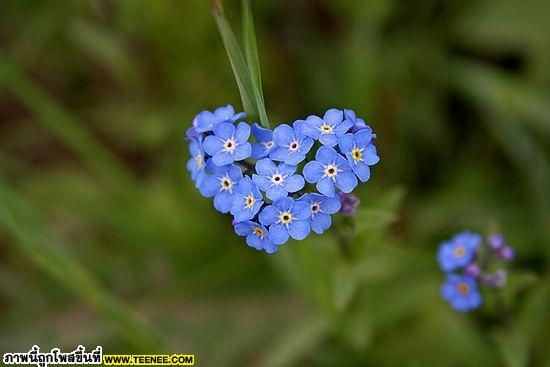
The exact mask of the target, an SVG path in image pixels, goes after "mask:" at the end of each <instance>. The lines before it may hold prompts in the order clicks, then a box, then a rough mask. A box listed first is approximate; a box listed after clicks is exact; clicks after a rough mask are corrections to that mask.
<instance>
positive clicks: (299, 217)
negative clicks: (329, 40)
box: [187, 105, 380, 253]
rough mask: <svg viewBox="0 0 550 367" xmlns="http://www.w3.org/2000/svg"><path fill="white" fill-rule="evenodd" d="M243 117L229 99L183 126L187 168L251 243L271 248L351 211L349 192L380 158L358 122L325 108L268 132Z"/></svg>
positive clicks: (203, 192)
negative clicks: (321, 115) (230, 103)
mask: <svg viewBox="0 0 550 367" xmlns="http://www.w3.org/2000/svg"><path fill="white" fill-rule="evenodd" d="M245 117H246V115H245V114H244V113H237V114H236V113H235V110H234V109H233V107H231V106H229V105H228V106H225V107H220V108H218V109H216V110H215V111H214V112H210V111H203V112H201V113H199V114H198V115H197V116H196V117H195V119H194V120H193V126H192V127H191V128H190V129H189V130H188V131H187V139H188V140H189V151H190V153H191V159H190V160H189V161H188V163H187V169H188V170H189V172H190V173H191V178H192V179H193V181H195V186H196V187H197V188H198V189H199V192H200V193H201V195H203V196H205V197H208V198H214V207H215V208H216V209H217V210H218V211H220V212H222V213H231V214H232V215H233V218H234V220H233V225H234V227H235V232H236V233H237V234H238V235H239V236H245V237H246V242H247V244H248V245H249V246H250V247H253V248H255V249H257V250H264V251H266V252H267V253H274V252H275V251H277V247H278V246H279V245H282V244H284V243H285V242H287V241H288V239H289V238H293V239H295V240H302V239H304V238H306V237H307V236H308V235H309V233H310V231H313V232H315V233H317V234H321V233H323V232H324V231H326V230H327V229H328V228H329V227H330V226H331V223H332V219H331V215H332V214H335V213H337V212H339V211H340V209H342V212H343V213H344V214H347V215H350V213H353V212H354V210H355V207H356V205H357V204H358V200H357V199H356V198H354V197H352V195H350V193H351V192H352V191H353V190H354V189H355V188H356V187H357V185H358V182H359V181H361V182H367V181H368V180H369V178H370V166H372V165H375V164H376V163H378V161H379V160H380V158H379V157H378V154H377V152H376V148H375V146H374V144H373V143H372V140H373V139H374V138H375V137H376V135H375V134H373V132H372V129H371V128H370V127H369V126H367V125H366V124H365V121H364V120H362V119H360V118H357V117H356V115H355V113H354V112H353V111H352V110H347V109H345V110H338V109H329V110H328V111H327V112H326V113H325V114H324V116H323V117H322V118H321V117H318V116H309V117H307V118H306V119H305V120H297V121H295V122H294V123H293V124H292V125H288V124H281V125H279V126H277V127H276V128H275V129H274V130H270V129H266V128H263V127H260V126H259V125H258V124H253V125H252V126H251V125H249V124H248V123H246V122H244V121H240V120H242V119H243V118H245ZM251 135H252V136H253V138H254V140H253V141H251ZM306 183H309V184H311V185H308V186H311V189H310V190H309V191H310V192H307V191H306V190H305V187H306ZM313 184H314V185H315V186H314V187H315V188H316V189H317V191H318V192H312V191H313ZM342 205H344V207H343V206H342Z"/></svg>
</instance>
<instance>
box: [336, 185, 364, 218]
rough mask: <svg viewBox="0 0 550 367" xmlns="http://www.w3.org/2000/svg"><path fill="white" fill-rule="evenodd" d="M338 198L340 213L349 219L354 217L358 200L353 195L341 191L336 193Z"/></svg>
mask: <svg viewBox="0 0 550 367" xmlns="http://www.w3.org/2000/svg"><path fill="white" fill-rule="evenodd" d="M338 197H339V198H340V202H341V203H342V209H341V210H340V211H341V212H342V213H344V214H345V215H348V216H350V217H353V216H355V215H356V214H357V207H358V206H359V203H360V202H361V201H360V200H359V198H358V197H357V196H355V195H353V194H346V193H345V192H342V191H338Z"/></svg>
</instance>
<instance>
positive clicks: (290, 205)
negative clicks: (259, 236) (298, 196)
mask: <svg viewBox="0 0 550 367" xmlns="http://www.w3.org/2000/svg"><path fill="white" fill-rule="evenodd" d="M309 217H310V208H309V205H308V204H306V203H304V202H300V201H295V200H294V199H292V198H290V197H283V198H280V199H278V200H275V201H274V202H273V205H269V206H267V207H266V208H265V209H264V210H262V211H261V212H260V215H259V219H260V223H262V224H263V225H264V226H266V227H267V226H269V236H270V237H271V242H273V243H274V244H276V245H282V244H283V243H285V242H286V241H288V237H289V235H290V237H292V238H294V239H295V240H303V239H304V238H306V237H307V235H308V234H309V231H310V227H309V222H308V218H309Z"/></svg>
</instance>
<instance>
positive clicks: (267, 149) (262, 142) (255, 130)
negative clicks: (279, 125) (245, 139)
mask: <svg viewBox="0 0 550 367" xmlns="http://www.w3.org/2000/svg"><path fill="white" fill-rule="evenodd" d="M252 135H253V136H254V138H255V139H256V143H252V158H256V159H261V158H265V157H268V156H269V153H271V151H272V150H273V148H275V147H276V145H275V142H274V141H273V131H272V130H270V129H266V128H263V127H261V126H260V125H258V124H256V123H255V124H254V125H252Z"/></svg>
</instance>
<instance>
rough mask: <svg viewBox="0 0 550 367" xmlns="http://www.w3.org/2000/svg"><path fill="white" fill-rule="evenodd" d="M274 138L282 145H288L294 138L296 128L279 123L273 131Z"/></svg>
mask: <svg viewBox="0 0 550 367" xmlns="http://www.w3.org/2000/svg"><path fill="white" fill-rule="evenodd" d="M273 140H274V141H275V143H276V144H277V145H278V146H280V147H284V146H288V145H289V144H290V143H291V142H292V141H293V140H294V129H293V128H291V127H290V126H288V125H286V124H282V125H279V126H277V127H276V128H275V130H274V131H273Z"/></svg>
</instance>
